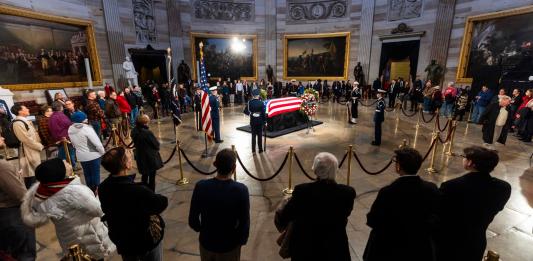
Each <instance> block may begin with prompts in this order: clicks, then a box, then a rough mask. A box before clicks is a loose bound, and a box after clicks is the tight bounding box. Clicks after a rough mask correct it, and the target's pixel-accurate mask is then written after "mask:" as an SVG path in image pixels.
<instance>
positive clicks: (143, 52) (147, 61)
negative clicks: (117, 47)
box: [128, 45, 167, 85]
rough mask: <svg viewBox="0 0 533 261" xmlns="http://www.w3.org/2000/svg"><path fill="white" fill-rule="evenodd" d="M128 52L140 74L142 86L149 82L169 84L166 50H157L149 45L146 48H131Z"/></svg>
mask: <svg viewBox="0 0 533 261" xmlns="http://www.w3.org/2000/svg"><path fill="white" fill-rule="evenodd" d="M128 52H129V53H130V56H131V61H132V62H133V65H134V66H135V70H136V71H137V73H138V77H139V84H140V85H143V84H145V83H146V82H147V81H153V82H155V83H158V84H161V83H166V82H167V70H166V55H167V51H166V50H156V49H154V48H153V47H152V46H151V45H148V46H146V48H138V49H136V48H130V49H128Z"/></svg>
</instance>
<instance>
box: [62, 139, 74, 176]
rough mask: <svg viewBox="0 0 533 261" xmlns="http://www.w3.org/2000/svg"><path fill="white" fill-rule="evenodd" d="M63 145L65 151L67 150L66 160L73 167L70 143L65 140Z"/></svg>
mask: <svg viewBox="0 0 533 261" xmlns="http://www.w3.org/2000/svg"><path fill="white" fill-rule="evenodd" d="M62 143H63V149H64V150H65V158H67V162H68V164H70V166H72V160H71V159H70V151H69V149H68V141H66V140H64V141H62ZM72 168H73V169H74V166H72Z"/></svg>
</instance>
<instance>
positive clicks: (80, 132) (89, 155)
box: [68, 111, 105, 192]
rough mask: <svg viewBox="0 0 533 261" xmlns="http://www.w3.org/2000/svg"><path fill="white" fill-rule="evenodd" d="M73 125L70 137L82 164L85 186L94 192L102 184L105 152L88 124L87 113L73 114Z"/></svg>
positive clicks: (69, 130)
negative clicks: (102, 160) (101, 158)
mask: <svg viewBox="0 0 533 261" xmlns="http://www.w3.org/2000/svg"><path fill="white" fill-rule="evenodd" d="M71 119H72V122H73V124H72V125H71V126H70V127H69V129H68V136H69V137H70V141H71V142H72V145H73V146H74V148H75V149H76V156H77V158H78V161H80V162H81V167H82V168H83V176H84V177H85V184H87V186H88V187H89V188H90V189H91V190H92V191H94V192H96V189H97V188H98V185H99V184H100V157H101V156H102V155H104V153H105V150H104V146H102V142H101V141H100V139H99V138H98V136H97V135H96V132H95V131H94V129H93V128H91V126H90V125H88V124H87V123H88V122H87V116H86V115H85V113H83V112H81V111H78V112H75V113H74V114H72V117H71Z"/></svg>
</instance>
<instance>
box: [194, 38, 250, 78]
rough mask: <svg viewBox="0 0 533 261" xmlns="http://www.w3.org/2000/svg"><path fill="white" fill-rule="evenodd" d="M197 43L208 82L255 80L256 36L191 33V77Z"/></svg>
mask: <svg viewBox="0 0 533 261" xmlns="http://www.w3.org/2000/svg"><path fill="white" fill-rule="evenodd" d="M200 42H201V43H202V44H203V51H204V62H205V67H206V71H207V74H208V77H209V78H210V79H218V78H222V79H227V78H230V79H231V80H235V79H242V80H257V36H256V35H231V34H205V33H191V45H192V46H191V50H192V56H191V57H192V64H193V68H194V69H193V71H194V78H196V73H197V72H196V70H197V66H196V64H197V61H199V60H200V49H199V48H200V47H199V44H200Z"/></svg>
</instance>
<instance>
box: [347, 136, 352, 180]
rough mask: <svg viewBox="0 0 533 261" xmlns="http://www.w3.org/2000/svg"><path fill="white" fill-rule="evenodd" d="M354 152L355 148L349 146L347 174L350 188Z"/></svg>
mask: <svg viewBox="0 0 533 261" xmlns="http://www.w3.org/2000/svg"><path fill="white" fill-rule="evenodd" d="M352 151H353V146H352V145H350V146H348V155H347V156H346V157H348V170H347V172H346V185H348V186H350V174H351V173H352Z"/></svg>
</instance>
